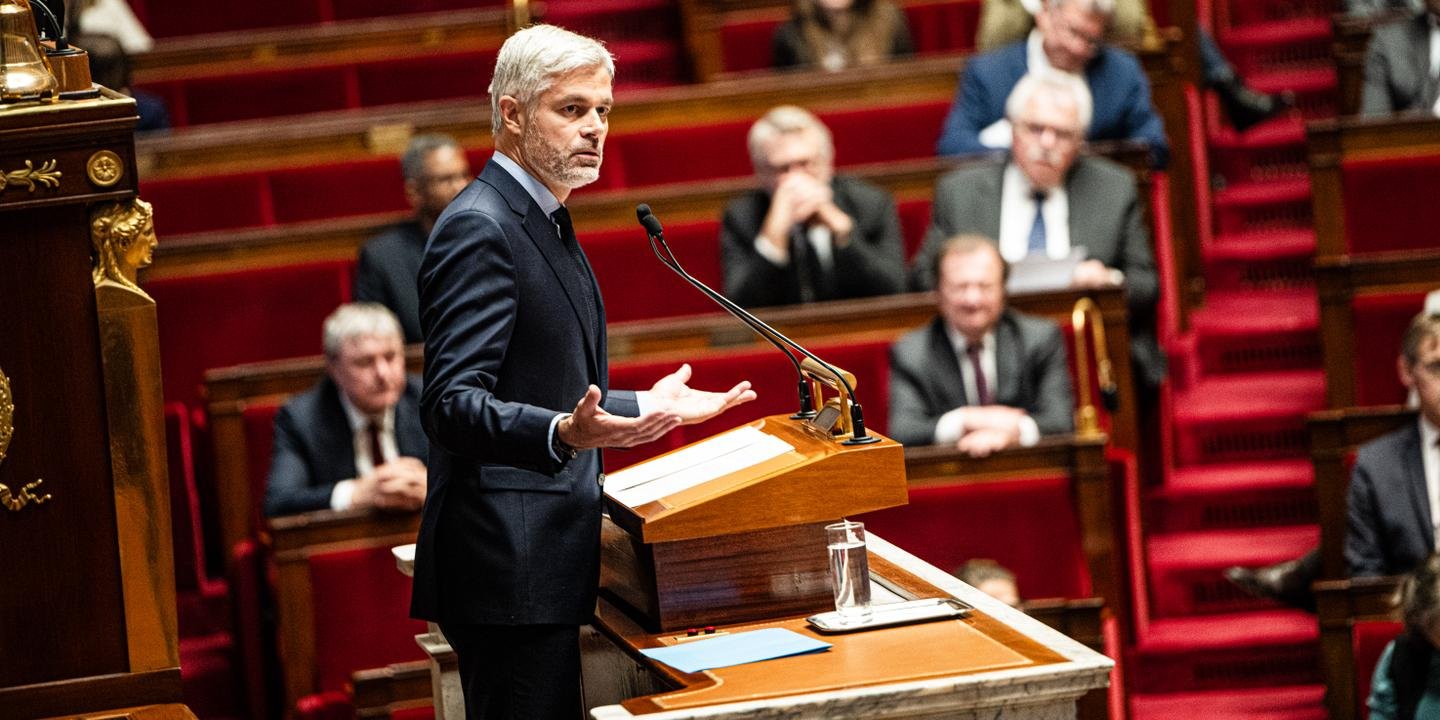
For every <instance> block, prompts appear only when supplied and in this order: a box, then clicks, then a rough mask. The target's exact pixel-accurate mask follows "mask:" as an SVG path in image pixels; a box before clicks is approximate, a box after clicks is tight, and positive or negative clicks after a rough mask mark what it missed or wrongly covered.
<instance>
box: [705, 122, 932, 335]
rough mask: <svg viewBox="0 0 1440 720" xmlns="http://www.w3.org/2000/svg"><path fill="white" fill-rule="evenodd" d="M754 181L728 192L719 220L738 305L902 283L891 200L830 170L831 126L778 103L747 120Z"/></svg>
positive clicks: (831, 296) (864, 291)
mask: <svg viewBox="0 0 1440 720" xmlns="http://www.w3.org/2000/svg"><path fill="white" fill-rule="evenodd" d="M749 144H750V161H751V163H753V164H754V166H755V175H756V177H757V178H758V179H759V180H760V185H761V187H759V188H757V189H755V190H751V191H749V192H747V193H745V194H744V195H741V196H740V197H737V198H735V199H734V200H731V201H730V204H729V205H727V206H726V207H725V215H724V219H723V221H722V222H721V225H720V258H721V265H722V267H723V268H724V272H725V292H726V294H728V295H729V296H730V298H731V299H732V300H734V301H735V302H737V303H739V304H741V305H744V306H746V307H765V306H770V305H794V304H797V303H805V302H815V301H821V300H840V299H846V298H859V297H870V296H873V295H889V294H893V293H898V292H901V291H903V290H904V289H905V251H904V247H903V243H902V239H901V231H900V216H899V214H898V213H897V212H896V210H895V201H894V200H893V199H892V198H891V197H890V194H889V193H887V192H885V191H884V190H883V189H881V188H879V187H876V186H875V185H872V184H871V183H868V182H866V181H864V180H861V179H860V178H855V177H846V176H844V175H836V174H835V166H834V164H835V146H834V143H833V142H832V140H831V138H830V130H829V129H828V128H826V127H825V125H824V124H823V123H821V122H820V119H819V118H817V117H815V116H814V115H812V114H810V113H809V112H807V111H805V110H803V109H801V108H798V107H794V106H790V105H782V106H780V107H777V108H774V109H772V110H770V111H769V112H767V113H766V114H765V115H764V116H763V117H761V118H760V119H759V120H757V121H756V122H755V124H754V125H753V126H751V128H750V137H749Z"/></svg>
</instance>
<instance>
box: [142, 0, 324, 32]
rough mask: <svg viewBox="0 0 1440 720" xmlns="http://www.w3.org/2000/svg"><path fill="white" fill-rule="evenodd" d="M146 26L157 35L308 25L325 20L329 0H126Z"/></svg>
mask: <svg viewBox="0 0 1440 720" xmlns="http://www.w3.org/2000/svg"><path fill="white" fill-rule="evenodd" d="M129 3H130V5H131V6H132V7H133V8H134V10H135V14H136V15H137V16H138V17H139V18H140V20H141V21H142V22H144V23H145V29H146V30H149V31H150V34H151V35H154V36H155V37H157V38H166V37H177V36H181V35H199V34H202V33H215V32H228V31H233V30H250V29H252V28H269V27H282V26H287V25H310V24H314V23H318V22H322V21H324V20H328V19H329V17H327V13H328V10H329V7H328V6H329V2H328V0H299V1H298V2H296V1H295V0H255V2H246V3H225V2H218V3H207V4H206V5H205V8H204V12H199V11H197V10H196V7H195V5H194V3H191V2H187V1H186V0H129Z"/></svg>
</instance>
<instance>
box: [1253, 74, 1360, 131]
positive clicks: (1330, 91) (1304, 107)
mask: <svg viewBox="0 0 1440 720" xmlns="http://www.w3.org/2000/svg"><path fill="white" fill-rule="evenodd" d="M1245 81H1246V83H1248V84H1249V85H1250V87H1252V88H1254V89H1255V90H1258V91H1260V92H1266V93H1278V92H1281V91H1285V90H1289V91H1291V92H1293V93H1294V94H1295V107H1296V108H1298V109H1299V110H1300V114H1301V115H1302V116H1303V117H1304V118H1305V119H1307V120H1315V119H1319V118H1327V117H1334V116H1335V110H1336V108H1335V97H1336V87H1337V81H1336V79H1335V67H1334V66H1333V65H1326V66H1317V67H1312V68H1301V69H1293V70H1288V69H1287V70H1271V71H1266V72H1257V73H1254V74H1253V75H1250V76H1247V77H1246V78H1245Z"/></svg>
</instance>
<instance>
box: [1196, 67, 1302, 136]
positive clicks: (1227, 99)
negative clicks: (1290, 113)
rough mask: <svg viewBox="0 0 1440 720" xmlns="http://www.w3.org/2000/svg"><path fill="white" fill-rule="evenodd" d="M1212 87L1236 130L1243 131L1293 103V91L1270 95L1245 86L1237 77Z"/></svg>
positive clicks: (1292, 105)
mask: <svg viewBox="0 0 1440 720" xmlns="http://www.w3.org/2000/svg"><path fill="white" fill-rule="evenodd" d="M1214 87H1215V93H1216V95H1218V96H1219V98H1220V109H1221V110H1223V111H1224V112H1225V117H1226V119H1228V120H1229V121H1230V124H1231V125H1232V126H1233V127H1234V128H1235V130H1236V131H1237V132H1245V131H1246V130H1249V129H1250V128H1252V127H1254V126H1256V125H1258V124H1260V123H1262V122H1264V121H1266V120H1269V119H1270V118H1272V117H1275V116H1276V115H1279V114H1280V113H1283V112H1285V111H1286V110H1289V109H1290V108H1291V107H1294V105H1295V98H1294V94H1293V93H1289V92H1284V93H1276V94H1273V95H1271V94H1266V93H1262V92H1256V91H1254V90H1252V89H1250V88H1248V87H1246V86H1245V83H1242V82H1240V79H1239V78H1231V79H1230V80H1227V81H1225V82H1222V83H1216V84H1215V86H1214Z"/></svg>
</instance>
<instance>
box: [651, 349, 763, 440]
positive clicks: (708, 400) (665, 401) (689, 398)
mask: <svg viewBox="0 0 1440 720" xmlns="http://www.w3.org/2000/svg"><path fill="white" fill-rule="evenodd" d="M690 375H691V369H690V363H685V364H684V365H681V366H680V369H679V370H676V371H675V372H673V373H670V374H669V375H666V376H665V377H663V378H660V381H659V382H657V383H655V385H654V386H653V387H651V388H650V400H651V401H652V402H653V403H654V405H655V407H656V409H657V410H660V411H665V412H670V413H673V414H675V415H676V416H677V417H679V418H680V424H682V425H693V424H695V423H699V422H704V421H706V420H709V419H710V418H712V417H715V416H716V415H719V414H720V413H723V412H725V411H726V410H729V409H730V408H733V407H735V406H736V405H742V404H744V403H747V402H750V401H751V400H754V399H755V391H754V390H751V389H750V381H749V380H742V381H741V382H739V383H737V384H736V385H735V387H732V388H730V389H729V390H727V391H726V392H723V393H717V392H707V391H705V390H696V389H694V388H692V387H690V386H689V385H688V384H687V383H689V382H690Z"/></svg>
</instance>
